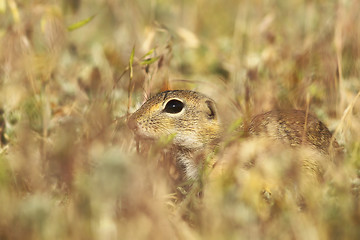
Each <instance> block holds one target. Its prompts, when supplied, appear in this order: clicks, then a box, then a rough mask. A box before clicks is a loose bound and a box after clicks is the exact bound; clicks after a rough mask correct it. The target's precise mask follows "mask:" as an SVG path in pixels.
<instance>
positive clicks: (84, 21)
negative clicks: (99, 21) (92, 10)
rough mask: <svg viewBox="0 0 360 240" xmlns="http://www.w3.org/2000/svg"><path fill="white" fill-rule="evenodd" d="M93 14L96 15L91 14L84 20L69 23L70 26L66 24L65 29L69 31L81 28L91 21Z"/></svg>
mask: <svg viewBox="0 0 360 240" xmlns="http://www.w3.org/2000/svg"><path fill="white" fill-rule="evenodd" d="M95 16H96V15H92V16H91V17H88V18H86V19H84V20H81V21H79V22H76V23H74V24H71V25H70V26H68V28H67V30H68V31H70V32H71V31H74V30H76V29H78V28H81V27H83V26H84V25H86V24H88V23H89V22H90V21H92V20H93V19H94V18H95Z"/></svg>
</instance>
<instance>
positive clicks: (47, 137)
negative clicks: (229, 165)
mask: <svg viewBox="0 0 360 240" xmlns="http://www.w3.org/2000/svg"><path fill="white" fill-rule="evenodd" d="M359 12H360V2H359V1H357V0H337V1H335V0H334V1H321V0H292V1H286V0H263V1H260V0H255V1H254V0H253V1H250V0H226V1H219V0H207V1H204V0H196V1H194V0H181V1H179V0H177V1H173V0H86V1H84V0H61V1H59V0H56V1H55V0H50V1H41V0H33V1H20V0H19V1H17V0H0V66H1V68H0V137H1V138H0V145H1V148H0V202H1V204H0V239H24V238H25V239H55V238H56V239H202V238H207V239H232V238H236V239H239V238H250V237H251V238H254V239H266V238H275V237H276V238H279V239H289V238H296V239H319V238H320V239H327V238H334V239H356V238H358V237H359V234H360V233H359V230H358V229H357V228H358V224H359V222H360V210H359V206H358V204H359V200H358V196H357V194H349V192H351V191H353V190H354V188H351V189H350V186H351V184H350V180H344V179H345V178H346V176H357V171H358V169H359V167H360V140H359V139H360V121H359V114H360V113H359V109H360V102H359V100H357V99H358V97H359V90H360V24H358V23H359V22H360V15H359ZM167 89H191V90H196V91H200V92H202V93H204V94H207V95H209V96H211V97H212V98H214V99H215V101H216V102H217V103H218V108H219V111H220V113H221V117H222V120H223V122H224V123H225V125H226V126H228V125H231V124H233V123H234V122H238V121H240V122H241V121H243V120H244V119H246V118H248V117H249V116H251V115H254V114H257V113H261V112H264V111H266V110H270V109H288V108H296V109H307V108H309V109H310V112H312V113H313V114H314V115H316V116H318V117H319V118H320V119H321V120H322V121H324V122H325V123H326V125H327V126H329V128H330V130H331V131H332V132H334V133H335V135H336V137H337V139H338V140H339V142H340V143H341V144H342V145H344V146H345V150H346V160H345V164H344V165H345V167H344V168H341V169H340V170H339V171H338V172H339V174H338V176H336V177H334V182H328V183H325V185H321V186H320V187H314V188H313V189H307V190H308V191H309V192H315V193H316V194H315V193H314V196H317V198H315V197H314V198H313V204H309V210H308V211H307V212H299V211H298V210H297V207H296V204H295V205H292V201H291V200H289V199H288V198H281V199H282V200H281V201H279V202H276V201H275V203H274V202H273V203H272V204H268V205H266V204H265V205H264V203H262V202H261V201H258V189H257V188H256V187H255V188H251V186H254V185H253V184H254V181H255V183H256V180H253V179H254V178H252V177H250V178H247V179H243V178H237V177H236V176H238V175H237V174H236V168H235V169H234V170H233V171H234V172H232V173H231V174H230V175H231V176H232V178H231V179H221V180H219V182H218V183H217V185H216V186H215V187H213V188H211V190H209V194H208V197H207V198H206V199H207V200H206V201H205V202H201V201H199V199H197V198H191V201H190V200H189V199H188V201H187V202H186V203H183V202H181V201H179V200H177V199H176V197H175V196H174V195H173V194H172V192H171V190H169V189H171V187H169V181H168V179H167V178H166V177H165V175H166V174H165V173H161V174H158V173H159V170H158V167H157V166H158V165H159V164H160V165H161V164H163V163H161V161H160V160H158V159H160V155H161V153H160V152H161V151H160V150H159V149H156V148H155V149H154V150H153V151H152V152H151V153H150V154H148V155H146V156H141V157H140V156H139V154H137V153H136V147H135V142H134V140H133V137H132V134H131V133H130V131H129V130H128V129H127V127H126V118H127V116H128V114H129V113H131V112H133V111H135V110H136V109H137V108H138V107H139V106H140V105H141V104H142V103H143V102H144V101H145V100H146V99H147V98H148V97H150V96H152V95H153V94H155V93H157V92H160V91H162V90H167ZM237 151H241V150H237ZM261 171H267V170H266V169H265V170H264V169H262V170H261ZM261 171H260V172H261ZM160 172H161V171H160ZM257 174H259V172H257ZM254 176H255V175H254ZM254 176H253V177H254ZM249 179H252V180H249ZM278 181H279V182H281V181H283V179H279V180H278ZM278 184H279V183H278ZM353 184H355V186H357V185H356V184H358V183H357V182H355V183H354V182H353ZM170 185H171V184H170ZM255 185H256V184H255ZM256 186H257V185H256ZM249 189H250V190H249ZM325 189H326V190H325ZM284 195H286V194H285V193H284ZM285 199H287V200H285ZM189 202H190V203H189ZM289 202H290V203H289Z"/></svg>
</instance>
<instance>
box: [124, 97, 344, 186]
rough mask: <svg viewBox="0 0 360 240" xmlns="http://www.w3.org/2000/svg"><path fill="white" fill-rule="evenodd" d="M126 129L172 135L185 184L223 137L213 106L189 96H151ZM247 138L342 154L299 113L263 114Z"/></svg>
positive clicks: (320, 128) (320, 127)
mask: <svg viewBox="0 0 360 240" xmlns="http://www.w3.org/2000/svg"><path fill="white" fill-rule="evenodd" d="M128 125H129V127H130V129H132V130H133V131H134V133H135V135H136V136H137V137H139V138H141V139H159V138H160V137H162V136H166V135H169V134H174V139H173V143H172V145H173V147H174V148H175V149H174V157H175V159H176V160H177V162H178V164H179V166H180V167H181V168H182V169H183V171H184V175H185V178H187V179H192V180H196V179H197V178H198V174H199V167H200V165H199V159H198V158H195V156H196V154H199V153H202V152H204V151H205V152H208V151H209V150H210V151H211V150H212V149H214V147H215V145H216V144H217V143H218V141H219V139H220V138H221V135H222V127H221V124H220V119H219V117H218V113H217V109H216V104H215V102H214V101H213V100H212V99H211V98H209V97H207V96H205V95H203V94H201V93H198V92H195V91H189V90H173V91H165V92H161V93H159V94H157V95H155V96H153V97H152V98H150V99H149V100H147V101H146V102H145V103H144V104H143V105H142V106H141V107H140V108H139V109H138V110H137V111H136V112H134V113H133V114H132V115H131V116H130V117H129V119H128ZM305 129H306V132H304V130H305ZM245 132H247V133H248V134H249V135H250V136H261V137H266V138H269V139H278V140H280V141H284V142H286V143H287V144H290V145H291V146H297V145H306V146H310V147H311V148H313V149H315V150H316V151H318V152H320V153H321V154H324V155H329V147H330V143H332V147H333V148H334V149H339V145H338V143H337V142H336V140H335V139H332V134H331V133H330V131H329V130H328V128H327V127H326V126H325V125H324V124H323V123H322V122H321V121H320V120H318V119H317V118H316V117H314V116H312V115H310V114H306V112H305V111H301V110H274V111H270V112H266V113H263V114H259V115H257V116H255V117H254V118H253V119H252V120H251V122H250V124H249V126H248V127H246V129H245ZM304 133H306V134H304ZM201 161H203V160H200V162H201Z"/></svg>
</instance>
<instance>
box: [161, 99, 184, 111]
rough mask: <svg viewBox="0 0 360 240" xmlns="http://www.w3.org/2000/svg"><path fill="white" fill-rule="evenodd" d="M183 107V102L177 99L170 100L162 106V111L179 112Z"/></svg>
mask: <svg viewBox="0 0 360 240" xmlns="http://www.w3.org/2000/svg"><path fill="white" fill-rule="evenodd" d="M183 108H184V103H183V102H181V101H179V100H175V99H173V100H170V101H169V102H168V103H167V104H166V106H165V108H164V112H167V113H179V112H181V110H182V109H183Z"/></svg>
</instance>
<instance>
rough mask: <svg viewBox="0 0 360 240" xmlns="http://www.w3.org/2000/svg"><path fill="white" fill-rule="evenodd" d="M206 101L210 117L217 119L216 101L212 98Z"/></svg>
mask: <svg viewBox="0 0 360 240" xmlns="http://www.w3.org/2000/svg"><path fill="white" fill-rule="evenodd" d="M205 103H206V105H207V107H208V109H207V111H206V113H207V117H208V119H216V117H217V112H216V107H215V103H214V102H213V101H210V100H207V101H206V102H205Z"/></svg>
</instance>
